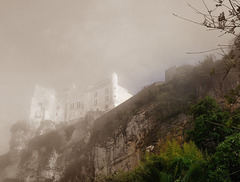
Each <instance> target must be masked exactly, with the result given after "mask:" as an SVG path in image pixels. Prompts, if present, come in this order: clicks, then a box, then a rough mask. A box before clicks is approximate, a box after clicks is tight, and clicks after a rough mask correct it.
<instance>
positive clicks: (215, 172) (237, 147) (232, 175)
mask: <svg viewBox="0 0 240 182" xmlns="http://www.w3.org/2000/svg"><path fill="white" fill-rule="evenodd" d="M208 166H209V170H208V171H209V177H210V179H211V180H214V179H218V181H219V182H220V181H239V179H240V133H236V134H233V135H231V136H229V137H227V138H226V140H225V141H223V142H222V143H221V144H219V146H218V147H217V150H216V152H215V154H214V155H213V157H212V160H211V161H210V162H209V165H208Z"/></svg>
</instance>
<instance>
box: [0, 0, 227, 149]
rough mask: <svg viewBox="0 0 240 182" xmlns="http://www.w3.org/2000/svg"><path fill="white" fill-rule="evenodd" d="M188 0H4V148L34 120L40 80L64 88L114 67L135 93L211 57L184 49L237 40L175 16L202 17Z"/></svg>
mask: <svg viewBox="0 0 240 182" xmlns="http://www.w3.org/2000/svg"><path fill="white" fill-rule="evenodd" d="M188 2H189V3H191V4H192V5H194V6H195V7H197V8H200V9H201V8H203V5H202V4H201V3H199V2H196V1H194V0H189V1H188ZM186 3H187V2H186V1H179V0H171V1H166V0H165V1H163V0H148V1H146V0H101V1H99V0H87V1H83V0H65V1H64V0H38V1H33V0H21V1H18V0H0V49H1V53H0V83H1V84H0V99H1V101H0V132H1V138H0V154H3V153H5V152H6V151H7V150H8V142H9V139H10V138H9V137H10V131H9V129H10V126H11V125H12V124H13V123H14V122H16V121H18V120H25V119H28V114H29V109H30V101H31V96H32V94H33V88H34V85H35V84H40V85H43V86H46V87H52V88H55V89H60V88H64V87H66V86H68V85H69V84H70V83H73V82H74V83H76V84H77V85H78V86H79V87H83V88H84V87H87V85H89V84H93V83H95V82H98V81H101V80H103V79H105V78H108V77H109V76H110V75H111V73H112V72H116V73H117V74H118V77H119V84H120V85H121V86H123V87H125V88H127V89H128V90H129V91H130V92H131V93H133V94H135V93H136V92H138V91H139V90H141V89H142V88H143V87H144V86H145V85H148V84H151V83H152V82H155V81H163V80H164V70H166V69H167V68H168V67H170V66H173V65H181V64H186V63H187V64H196V63H197V62H199V61H201V60H203V59H204V56H205V55H204V54H190V55H189V54H186V52H191V51H203V50H208V49H213V48H216V47H217V45H218V44H221V43H227V42H228V40H230V39H231V37H227V36H223V37H218V36H219V34H220V33H219V32H217V31H206V28H204V27H201V26H198V25H196V24H194V23H190V22H187V21H184V20H182V19H180V18H177V17H175V16H173V13H175V14H178V15H181V16H183V17H186V18H189V19H193V20H196V21H200V22H202V21H203V20H202V17H201V16H199V15H197V14H196V13H195V12H194V11H193V10H192V9H191V8H189V7H188V6H187V4H186ZM212 54H216V53H214V52H213V53H212ZM216 55H217V54H216Z"/></svg>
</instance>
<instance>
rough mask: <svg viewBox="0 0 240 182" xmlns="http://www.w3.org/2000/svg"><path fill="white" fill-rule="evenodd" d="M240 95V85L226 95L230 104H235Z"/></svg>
mask: <svg viewBox="0 0 240 182" xmlns="http://www.w3.org/2000/svg"><path fill="white" fill-rule="evenodd" d="M239 96H240V85H238V86H237V87H235V88H233V89H231V90H230V91H229V93H228V94H226V95H225V96H224V97H225V99H226V100H227V102H228V103H229V104H234V103H235V102H236V101H237V99H238V98H239Z"/></svg>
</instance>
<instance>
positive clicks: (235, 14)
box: [174, 0, 240, 75]
mask: <svg viewBox="0 0 240 182" xmlns="http://www.w3.org/2000/svg"><path fill="white" fill-rule="evenodd" d="M202 3H203V5H204V7H205V10H203V11H200V10H199V9H198V8H195V7H194V6H192V5H191V4H188V6H189V7H190V8H192V9H193V10H194V11H195V12H196V13H197V14H199V15H200V16H202V17H203V20H202V22H196V21H194V20H191V19H186V18H183V17H181V16H179V15H176V14H174V16H177V17H179V18H181V19H184V20H186V21H189V22H192V23H195V24H198V25H201V26H204V27H206V28H207V29H208V30H220V35H219V36H223V35H225V34H232V35H234V36H235V39H234V42H233V43H232V44H230V45H219V47H218V48H215V49H212V50H208V51H201V52H192V53H189V54H195V53H206V52H210V51H215V50H220V51H221V53H220V54H221V55H222V56H224V60H225V62H224V63H225V66H226V67H225V68H226V75H227V74H228V73H229V72H230V71H231V69H232V68H237V69H238V70H240V36H239V32H240V1H239V0H202ZM209 4H210V5H209Z"/></svg>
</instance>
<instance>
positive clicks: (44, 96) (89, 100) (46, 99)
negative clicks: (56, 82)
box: [29, 73, 132, 123]
mask: <svg viewBox="0 0 240 182" xmlns="http://www.w3.org/2000/svg"><path fill="white" fill-rule="evenodd" d="M130 97H132V95H131V94H130V93H129V92H128V91H127V90H126V89H124V88H122V87H121V86H119V85H118V77H117V74H116V73H114V74H112V78H111V79H108V80H105V81H102V82H99V83H97V84H95V85H92V86H89V87H88V90H87V92H85V93H81V92H80V91H79V90H78V89H77V88H76V87H75V86H74V85H73V86H71V87H70V88H68V89H65V90H63V91H62V92H60V93H56V91H55V90H54V89H46V88H43V87H41V86H38V85H37V86H35V89H34V94H33V97H32V102H31V108H30V116H29V120H30V121H32V122H37V123H40V122H41V121H43V120H51V121H55V122H63V121H71V120H76V119H78V118H82V117H84V116H85V115H86V113H87V112H88V111H105V112H106V111H109V110H111V109H113V108H114V107H116V106H118V105H119V104H121V103H123V102H124V101H126V100H127V99H129V98H130Z"/></svg>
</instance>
